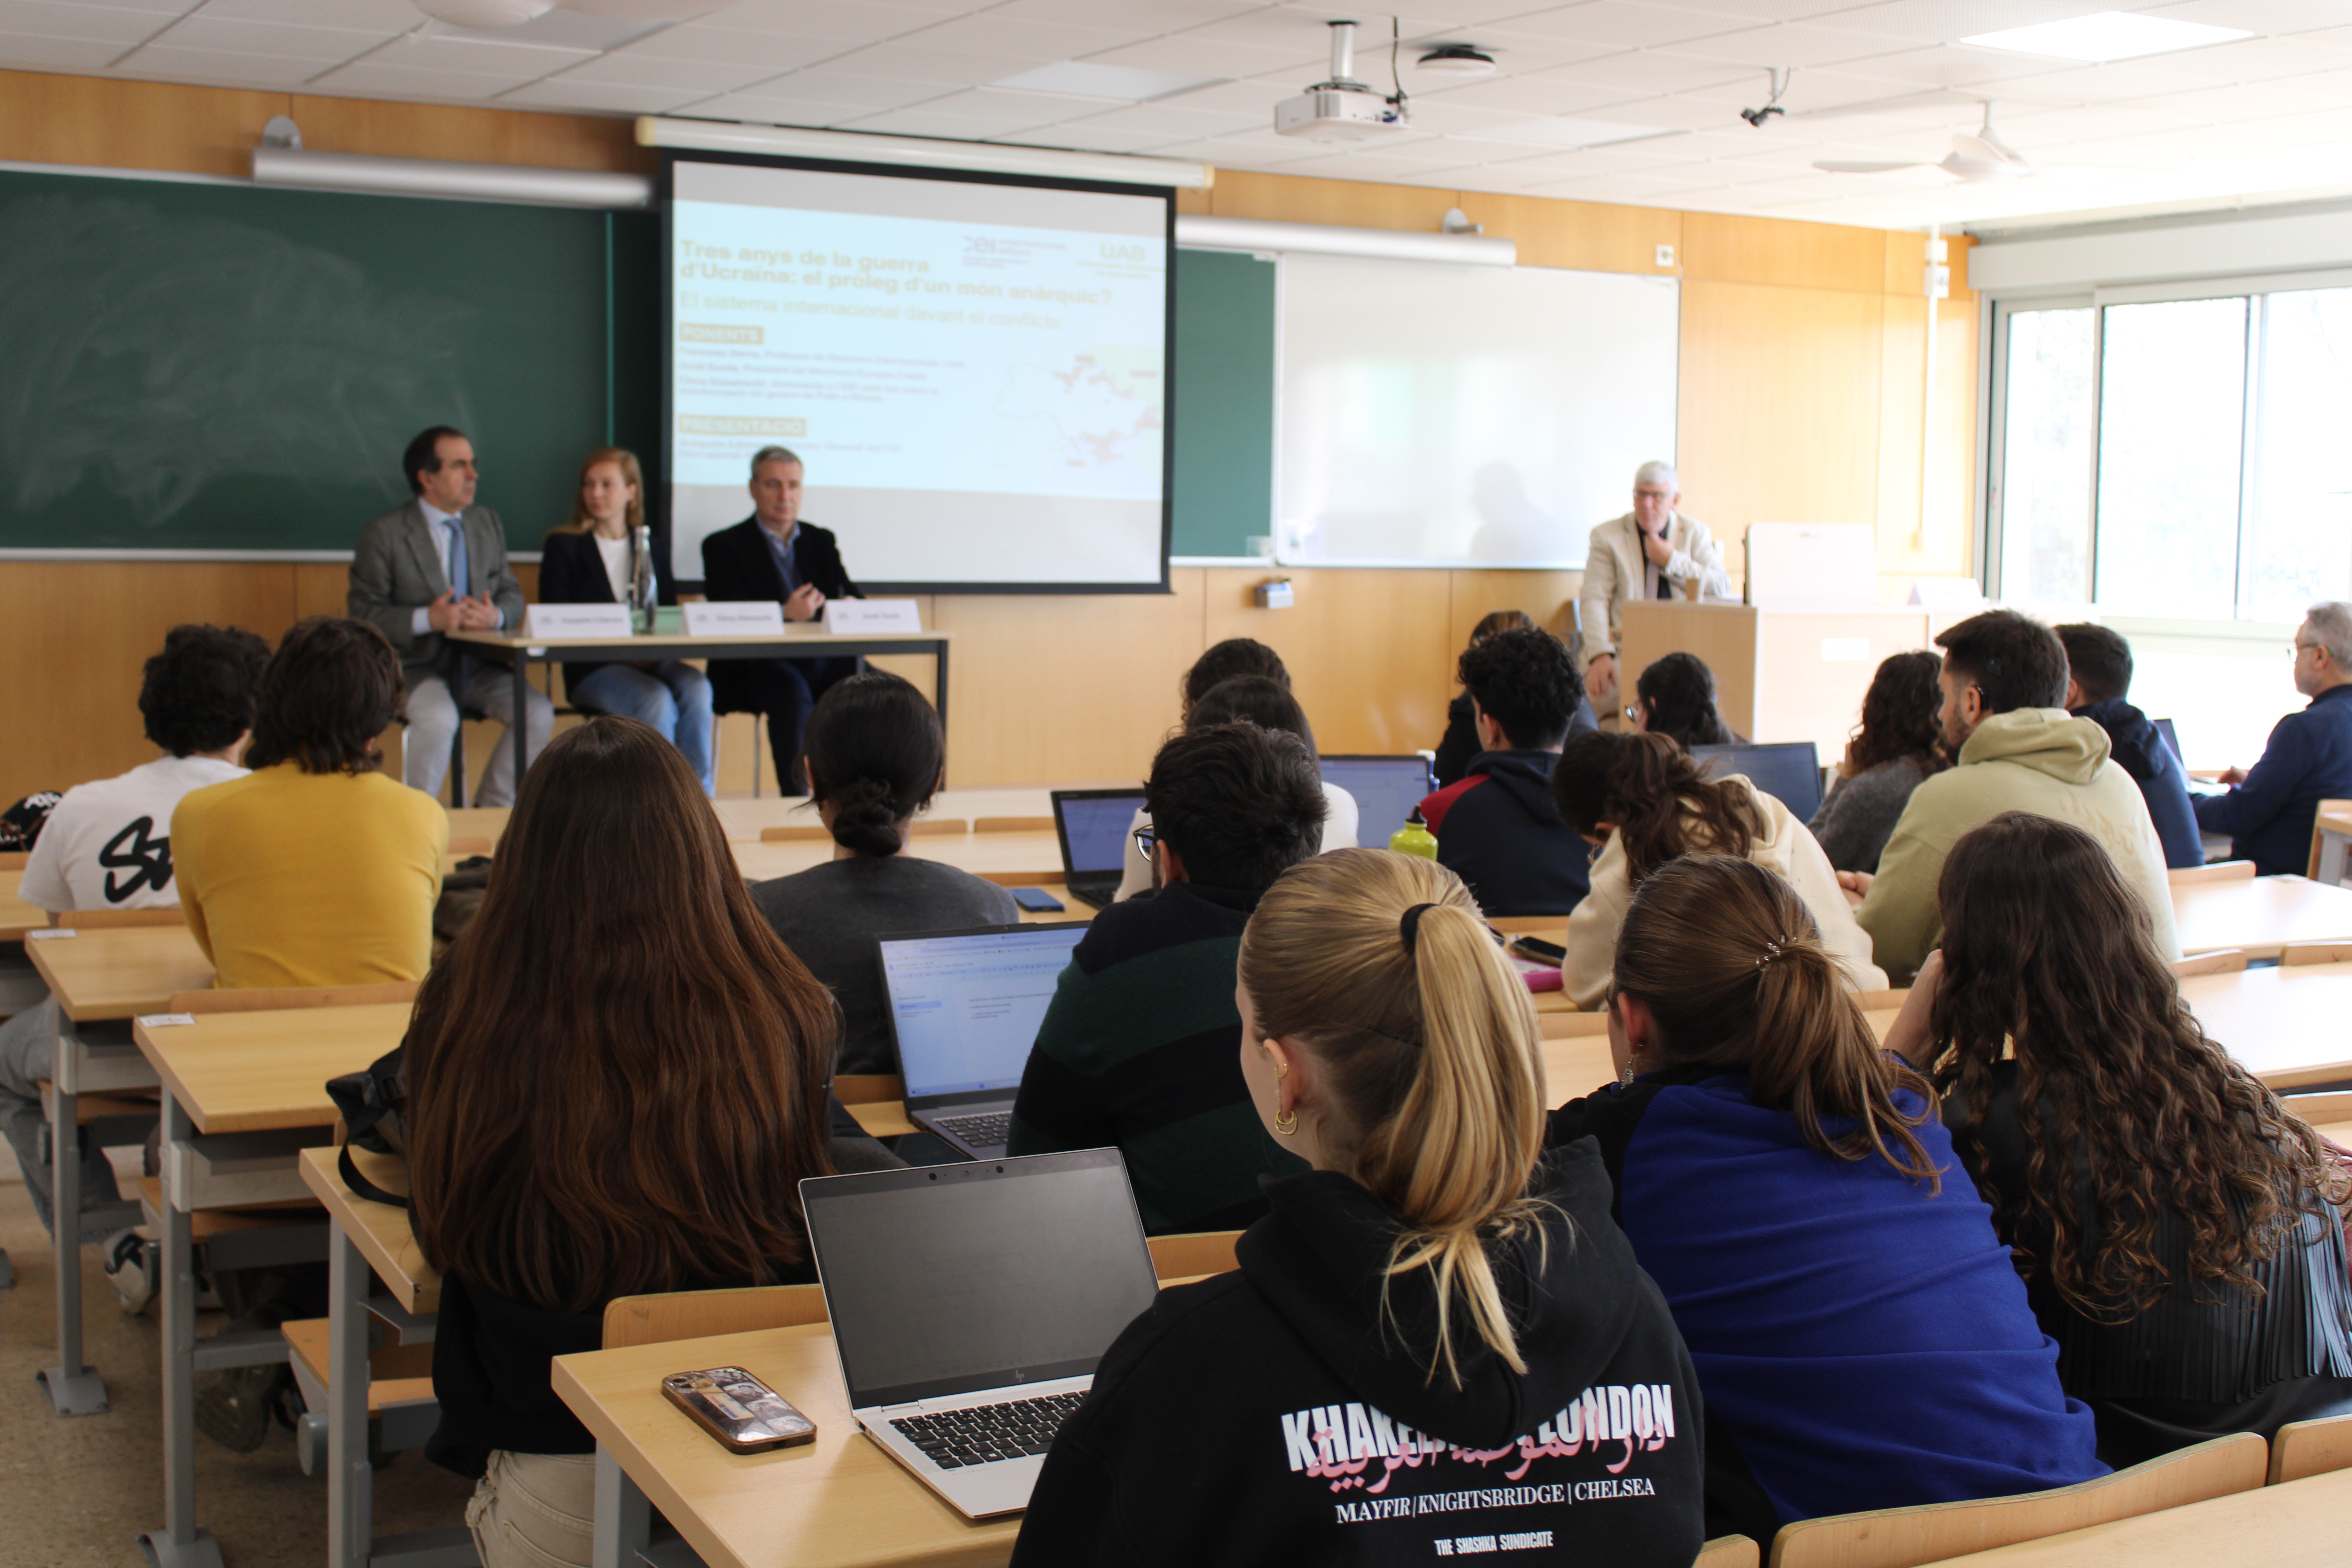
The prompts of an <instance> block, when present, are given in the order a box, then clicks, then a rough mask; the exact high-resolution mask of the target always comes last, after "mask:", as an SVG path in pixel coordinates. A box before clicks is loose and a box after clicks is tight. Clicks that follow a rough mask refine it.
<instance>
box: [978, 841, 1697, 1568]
mask: <svg viewBox="0 0 2352 1568" xmlns="http://www.w3.org/2000/svg"><path fill="white" fill-rule="evenodd" d="M1240 974H1241V983H1240V986H1239V991H1238V994H1237V997H1236V1000H1237V1002H1238V1003H1239V1005H1240V1008H1241V1013H1242V1017H1243V1020H1244V1029H1243V1033H1242V1043H1241V1067H1242V1072H1243V1075H1244V1078H1245V1079H1247V1080H1248V1084H1249V1089H1250V1097H1251V1099H1252V1100H1253V1101H1254V1102H1255V1106H1256V1110H1257V1114H1258V1117H1259V1119H1260V1120H1261V1121H1263V1123H1264V1125H1265V1130H1266V1131H1267V1132H1268V1133H1270V1134H1271V1135H1272V1136H1273V1137H1274V1138H1276V1140H1277V1141H1279V1142H1282V1143H1283V1144H1284V1145H1285V1146H1286V1147H1288V1148H1290V1149H1292V1150H1294V1151H1296V1152H1297V1153H1298V1155H1299V1156H1300V1157H1301V1158H1303V1159H1304V1160H1306V1161H1307V1163H1308V1164H1309V1165H1310V1166H1312V1167H1313V1168H1312V1169H1311V1170H1308V1171H1306V1172H1302V1173H1298V1174H1296V1175H1291V1176H1286V1177H1283V1178H1281V1179H1279V1180H1276V1181H1274V1182H1272V1183H1270V1184H1269V1185H1268V1188H1267V1192H1268V1196H1269V1197H1270V1198H1271V1199H1272V1202H1273V1209H1272V1211H1271V1212H1270V1213H1269V1214H1268V1215H1265V1217H1264V1218H1263V1219H1260V1220H1259V1221H1258V1222H1257V1223H1256V1224H1255V1225H1253V1226H1251V1227H1250V1228H1249V1230H1248V1231H1247V1233H1246V1234H1244V1236H1243V1237H1242V1239H1241V1245H1240V1248H1239V1255H1240V1263H1241V1267H1240V1268H1239V1270H1238V1271H1236V1272H1234V1273H1228V1274H1223V1275H1219V1276H1218V1277H1216V1278H1215V1279H1208V1280H1204V1281H1202V1282H1200V1283H1198V1284H1194V1285H1189V1286H1183V1287H1180V1288H1177V1289H1170V1290H1166V1291H1163V1292H1161V1294H1160V1299H1159V1300H1158V1301H1157V1303H1156V1304H1154V1305H1153V1307H1152V1308H1151V1309H1150V1310H1149V1311H1147V1312H1145V1313H1144V1314H1143V1315H1142V1316H1141V1317H1139V1318H1138V1319H1137V1320H1136V1321H1135V1322H1134V1323H1133V1324H1132V1325H1130V1326H1129V1329H1128V1330H1127V1331H1126V1332H1125V1333H1124V1334H1122V1335H1121V1336H1120V1337H1119V1339H1118V1342H1117V1343H1115V1344H1114V1345H1112V1347H1111V1349H1110V1351H1109V1352H1108V1354H1107V1355H1106V1356H1105V1357H1104V1359H1103V1362H1102V1363H1101V1365H1100V1367H1099V1368H1098V1369H1097V1372H1096V1373H1095V1382H1094V1390H1093V1392H1092V1394H1089V1395H1088V1396H1087V1402H1086V1404H1085V1405H1082V1406H1081V1407H1080V1408H1079V1410H1078V1411H1077V1413H1076V1415H1073V1416H1072V1417H1071V1418H1070V1420H1069V1421H1068V1422H1067V1423H1066V1425H1065V1426H1063V1427H1062V1429H1061V1432H1060V1434H1059V1436H1056V1438H1055V1443H1054V1447H1053V1449H1052V1451H1051V1453H1050V1454H1049V1455H1048V1456H1047V1458H1046V1460H1045V1472H1044V1474H1043V1475H1042V1476H1041V1477H1040V1478H1039V1479H1038V1483H1037V1489H1036V1491H1035V1493H1034V1496H1033V1497H1032V1498H1031V1500H1030V1507H1029V1516H1028V1519H1027V1521H1025V1522H1024V1524H1023V1526H1022V1530H1021V1539H1020V1541H1019V1542H1018V1543H1017V1544H1016V1545H1015V1547H1014V1549H1013V1563H1014V1564H1015V1568H1029V1565H1037V1564H1053V1565H1054V1568H1062V1565H1064V1564H1073V1563H1129V1564H1140V1563H1151V1564H1163V1563H1164V1564H1168V1565H1170V1568H1175V1565H1177V1564H1184V1565H1188V1568H1189V1565H1191V1564H1194V1563H1220V1564H1232V1565H1236V1568H1246V1565H1251V1564H1267V1565H1272V1564H1277V1563H1278V1564H1281V1565H1283V1568H1293V1565H1300V1564H1307V1565H1312V1564H1324V1563H1329V1564H1340V1563H1405V1562H1421V1561H1423V1560H1426V1559H1428V1558H1429V1557H1431V1556H1433V1555H1434V1554H1436V1552H1439V1551H1440V1550H1443V1549H1445V1548H1450V1547H1451V1546H1452V1545H1453V1544H1454V1541H1455V1540H1456V1539H1458V1538H1460V1537H1463V1536H1486V1537H1487V1538H1489V1539H1492V1538H1495V1537H1496V1536H1500V1537H1501V1538H1503V1539H1504V1540H1511V1539H1512V1538H1514V1537H1517V1540H1518V1541H1519V1542H1523V1543H1524V1544H1525V1545H1528V1546H1538V1545H1545V1544H1548V1545H1549V1548H1550V1551H1549V1553H1548V1554H1547V1556H1546V1557H1545V1559H1544V1560H1545V1561H1553V1560H1559V1561H1568V1560H1571V1559H1572V1560H1576V1561H1584V1560H1587V1559H1589V1560H1591V1561H1592V1562H1596V1563H1612V1564H1628V1565H1636V1568H1638V1565H1643V1564H1658V1565H1661V1568H1664V1565H1668V1564H1671V1565H1672V1568H1684V1565H1685V1564H1687V1563H1689V1562H1690V1561H1691V1558H1692V1557H1693V1555H1695V1554H1696V1552H1697V1550H1698V1547H1699V1544H1700V1540H1701V1535H1700V1528H1699V1526H1700V1514H1701V1498H1700V1474H1701V1465H1700V1454H1701V1449H1702V1436H1701V1433H1700V1426H1699V1413H1698V1409H1697V1405H1696V1397H1695V1395H1696V1389H1695V1387H1694V1384H1693V1379H1692V1374H1691V1366H1690V1361H1689V1358H1688V1356H1686V1355H1685V1353H1684V1351H1683V1348H1682V1345H1681V1344H1680V1342H1678V1341H1677V1340H1676V1338H1675V1330H1674V1325H1673V1323H1672V1322H1671V1321H1669V1319H1668V1317H1667V1313H1666V1310H1665V1307H1664V1303H1663V1302H1662V1301H1661V1300H1659V1297H1658V1292H1657V1290H1656V1289H1655V1288H1654V1286H1653V1285H1651V1283H1650V1282H1649V1281H1648V1280H1647V1279H1643V1277H1642V1273H1641V1270H1640V1269H1639V1268H1636V1267H1635V1265H1634V1261H1633V1256H1632V1253H1631V1251H1630V1249H1629V1248H1628V1247H1627V1246H1626V1243H1625V1238H1624V1237H1623V1236H1622V1234H1620V1233H1619V1231H1618V1229H1617V1227H1616V1226H1614V1225H1612V1224H1611V1223H1610V1218H1609V1207H1608V1204H1609V1194H1608V1177H1607V1175H1606V1173H1604V1172H1603V1171H1602V1169H1601V1163H1600V1159H1599V1156H1598V1155H1597V1154H1596V1152H1594V1150H1593V1148H1592V1146H1591V1144H1590V1143H1580V1144H1576V1145H1573V1146H1570V1147H1568V1148H1563V1149H1555V1150H1553V1151H1551V1152H1549V1153H1547V1152H1546V1151H1545V1150H1544V1148H1543V1134H1544V1110H1543V1108H1544V1101H1545V1098H1546V1096H1545V1092H1544V1074H1543V1056H1542V1051H1541V1044H1542V1042H1541V1039H1540V1037H1539V1035H1538V1031H1537V1027H1536V1018H1535V1012H1534V1008H1533V1007H1532V1005H1530V1004H1529V1002H1528V993H1527V988H1526V987H1525V986H1524V985H1523V984H1521V983H1520V981H1519V978H1518V976H1517V973H1514V971H1513V970H1512V968H1511V966H1510V963H1509V962H1508V961H1507V959H1505V957H1504V956H1503V953H1502V951H1501V949H1500V948H1498V947H1497V946H1496V944H1495V942H1494V941H1493V939H1492V937H1491V936H1490V934H1489V933H1488V931H1487V930H1486V922H1485V921H1484V920H1483V919H1481V918H1480V915H1479V912H1478V909H1477V906H1476V905H1475V903H1473V902H1472V901H1471V899H1470V895H1469V893H1468V891H1467V889H1465V888H1464V886H1463V884H1462V882H1461V880H1460V879H1458V878H1456V877H1454V875H1453V873H1451V872H1449V871H1447V870H1445V869H1444V868H1441V867H1438V866H1436V865H1433V864H1432V863H1430V862H1429V861H1426V860H1423V859H1419V858H1415V857H1412V856H1405V855H1392V854H1390V853H1388V852H1387V851H1385V850H1378V849H1343V850H1339V851H1338V852H1337V853H1334V854H1330V855H1325V856H1321V857H1318V858H1313V859H1308V860H1306V861H1303V862H1301V863H1300V864H1298V865H1297V866H1294V867H1293V868H1291V869H1289V870H1288V871H1286V872H1285V873H1284V874H1283V876H1282V879H1280V880H1279V881H1277V882H1276V884H1275V885H1274V887H1273V888H1272V889H1270V890H1269V891H1268V892H1267V893H1266V894H1265V898H1264V900H1262V901H1261V902H1260V903H1259V905H1258V907H1257V910H1256V912H1255V914H1254V915H1253V916H1252V917H1251V919H1250V923H1249V928H1248V931H1247V932H1246V934H1245V935H1244V938H1243V942H1242V954H1241V965H1240ZM1204 1422H1210V1423H1212V1424H1213V1430H1212V1428H1211V1426H1204ZM1594 1483H1598V1485H1597V1486H1596V1485H1594ZM1587 1496H1589V1497H1591V1498H1601V1497H1606V1498H1607V1499H1608V1500H1607V1501H1606V1502H1605V1503H1601V1504H1600V1505H1599V1506H1592V1507H1587V1506H1584V1503H1583V1501H1582V1500H1581V1499H1582V1498H1583V1497H1587ZM1571 1499H1579V1500H1576V1501H1571Z"/></svg>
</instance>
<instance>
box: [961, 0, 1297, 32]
mask: <svg viewBox="0 0 2352 1568" xmlns="http://www.w3.org/2000/svg"><path fill="white" fill-rule="evenodd" d="M1260 3H1261V0H1006V3H1005V4H1003V5H998V6H996V7H995V8H994V9H993V10H992V11H990V13H989V15H990V16H1003V17H1005V18H1007V19H1008V20H1017V21H1024V22H1070V23H1075V24H1076V25H1078V26H1088V27H1125V28H1127V29H1129V31H1131V32H1133V33H1134V34H1135V35H1136V36H1137V37H1157V36H1158V35H1160V34H1161V33H1172V32H1175V31H1178V30H1179V29H1181V28H1184V27H1194V26H1200V25H1201V24H1202V23H1204V22H1218V21H1223V19H1225V18H1226V17H1228V16H1240V15H1241V14H1242V13H1243V12H1244V11H1254V10H1255V9H1257V7H1258V5H1259V4H1260Z"/></svg>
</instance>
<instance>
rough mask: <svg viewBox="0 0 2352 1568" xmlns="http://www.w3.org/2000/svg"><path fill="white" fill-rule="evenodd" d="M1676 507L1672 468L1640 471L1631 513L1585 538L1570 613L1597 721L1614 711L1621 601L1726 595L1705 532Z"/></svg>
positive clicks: (1719, 558)
mask: <svg viewBox="0 0 2352 1568" xmlns="http://www.w3.org/2000/svg"><path fill="white" fill-rule="evenodd" d="M1682 499H1683V498H1682V489H1681V486H1680V483H1679V481H1678V480H1677V479H1675V470H1674V465H1672V464H1671V463H1663V462H1649V463H1644V464H1643V465H1642V466H1641V468H1638V469H1636V470H1635V471H1634V474H1633V510H1632V511H1629V512H1627V513H1626V514H1625V515H1624V516H1622V517H1619V518H1612V519H1611V520H1610V521H1607V522H1604V523H1602V524H1601V526H1600V527H1598V528H1596V529H1594V530H1593V531H1592V541H1591V550H1590V552H1588V553H1587V555H1586V556H1585V561H1584V586H1583V587H1582V589H1581V590H1580V591H1579V593H1578V595H1577V613H1578V616H1579V617H1580V623H1581V625H1582V626H1583V630H1584V648H1583V655H1584V689H1585V694H1586V695H1587V696H1589V697H1591V699H1592V705H1593V707H1594V708H1595V709H1597V710H1599V711H1601V713H1603V714H1609V713H1613V712H1615V711H1616V705H1617V698H1618V678H1617V646H1618V642H1619V639H1620V638H1622V637H1623V635H1624V630H1625V601H1626V600H1627V599H1630V598H1633V597H1636V596H1638V597H1641V598H1644V599H1664V598H1669V597H1672V596H1674V595H1687V594H1688V593H1689V592H1690V591H1691V587H1692V585H1693V584H1696V586H1697V590H1698V592H1699V593H1701V594H1711V595H1716V596H1717V597H1728V596H1729V595H1730V594H1731V577H1730V574H1727V573H1726V572H1725V571H1724V569H1723V551H1722V549H1721V547H1720V546H1718V545H1717V543H1716V542H1715V535H1714V534H1712V533H1710V532H1708V531H1707V527H1706V524H1705V523H1703V522H1700V521H1697V520H1696V518H1688V517H1685V516H1683V515H1682V513H1680V512H1678V511H1676V510H1675V506H1676V505H1677V504H1678V503H1679V502H1680V501H1681V500H1682ZM1640 673H1641V671H1639V670H1636V671H1634V674H1636V675H1639V674H1640Z"/></svg>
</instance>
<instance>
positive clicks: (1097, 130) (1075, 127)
mask: <svg viewBox="0 0 2352 1568" xmlns="http://www.w3.org/2000/svg"><path fill="white" fill-rule="evenodd" d="M1031 140H1033V141H1035V142H1040V143H1043V144H1045V145H1046V146H1051V147H1076V148H1078V149H1080V150H1081V151H1084V152H1088V153H1141V152H1144V151H1146V150H1147V149H1156V148H1160V147H1165V146H1166V145H1168V143H1169V142H1171V141H1173V140H1175V138H1173V137H1169V136H1162V135H1159V134H1157V133H1155V132H1148V131H1120V130H1118V129H1116V128H1114V127H1112V126H1108V125H1090V124H1088V123H1087V121H1083V120H1069V121H1063V122H1062V123H1061V124H1059V125H1054V126H1048V127H1047V128H1046V129H1045V130H1044V131H1041V132H1038V133H1037V134H1036V135H1035V136H1034V137H1032V138H1031Z"/></svg>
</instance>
